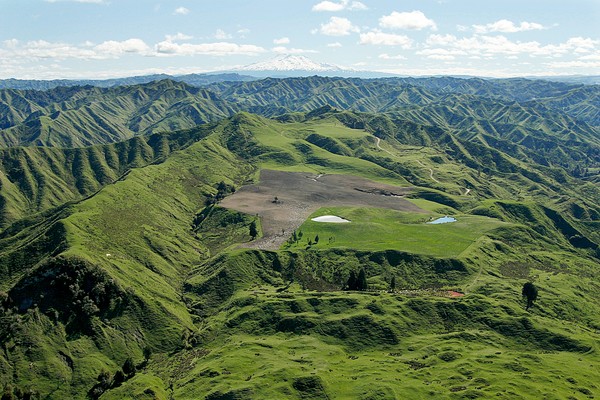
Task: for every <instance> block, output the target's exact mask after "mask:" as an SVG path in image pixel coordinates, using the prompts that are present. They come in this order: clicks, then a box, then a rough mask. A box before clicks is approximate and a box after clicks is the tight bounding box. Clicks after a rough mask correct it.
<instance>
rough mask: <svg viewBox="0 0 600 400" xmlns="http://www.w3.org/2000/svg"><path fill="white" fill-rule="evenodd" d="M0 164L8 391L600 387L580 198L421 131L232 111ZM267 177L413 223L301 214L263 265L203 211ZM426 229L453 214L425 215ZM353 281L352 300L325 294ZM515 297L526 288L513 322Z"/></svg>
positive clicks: (262, 393)
mask: <svg viewBox="0 0 600 400" xmlns="http://www.w3.org/2000/svg"><path fill="white" fill-rule="evenodd" d="M515 146H520V145H519V144H516V145H515ZM561 146H566V145H565V144H561ZM517 148H519V147H517ZM565 149H568V147H565ZM5 151H6V153H5V154H6V157H5V158H3V168H4V169H3V174H5V175H2V176H3V179H4V180H3V181H2V184H3V186H2V192H1V193H2V195H3V197H2V198H3V199H6V200H4V201H3V203H2V204H4V205H5V206H4V208H3V209H4V210H6V211H5V215H6V217H5V218H6V221H9V220H10V221H14V222H12V224H10V225H6V228H5V229H4V230H3V231H2V232H1V233H0V277H1V278H2V279H1V280H0V282H1V283H0V285H1V286H0V290H1V292H0V296H1V297H0V301H1V303H2V307H0V318H1V319H2V321H3V323H2V324H1V325H0V338H1V339H2V343H3V352H2V353H1V354H0V382H1V383H2V384H3V385H4V387H5V390H6V391H12V392H13V393H15V391H17V392H18V391H19V390H20V391H21V392H22V391H31V392H35V393H37V394H39V397H41V398H57V399H58V398H86V397H87V396H89V397H92V398H102V399H110V398H115V399H116V398H159V399H168V398H183V399H186V398H208V399H230V398H403V397H407V396H416V397H421V398H427V397H436V398H457V397H458V398H460V397H462V398H476V397H497V396H504V397H510V398H540V397H546V398H566V397H569V396H571V397H574V398H588V397H592V396H597V395H600V392H599V390H600V389H599V388H598V384H597V382H598V380H599V378H600V376H599V375H598V372H597V370H596V368H595V365H597V364H598V362H599V361H600V360H598V348H597V346H598V339H599V337H598V330H599V329H600V320H599V319H598V317H597V316H598V315H600V313H599V311H600V302H599V300H598V298H597V296H595V293H596V292H597V290H598V289H599V288H598V284H597V282H596V279H595V275H596V272H597V266H598V250H597V249H598V245H597V243H598V237H597V223H598V221H599V220H600V211H599V210H600V205H599V204H598V198H600V197H598V188H597V185H594V184H593V183H592V182H586V181H584V180H581V179H578V178H575V177H570V176H569V175H568V174H566V173H564V171H563V172H562V173H560V172H559V170H558V169H557V168H550V167H548V166H546V165H540V164H535V162H534V161H530V160H529V161H530V162H531V164H529V165H528V164H527V163H526V162H525V161H524V160H523V159H521V158H520V157H518V156H517V155H515V154H513V153H510V154H509V152H506V151H504V150H502V149H501V148H495V147H494V146H492V145H491V144H487V145H484V144H483V143H482V142H477V141H473V140H471V139H470V138H466V137H462V136H460V135H459V136H455V135H451V134H450V133H448V132H447V131H446V130H444V129H442V128H439V127H437V128H436V127H432V126H428V125H419V124H415V123H408V122H405V121H402V120H401V119H392V118H390V117H386V116H381V115H373V114H360V113H352V112H339V111H335V110H332V109H331V108H321V109H317V110H315V111H314V112H311V113H307V114H300V113H288V114H285V115H284V116H282V117H281V118H279V119H278V120H269V119H265V118H263V117H259V116H257V115H252V114H248V113H241V114H237V115H235V116H234V117H231V118H228V119H226V120H223V121H221V122H219V123H217V124H213V125H207V126H203V127H199V128H197V129H193V130H189V131H182V132H177V133H173V134H170V135H167V134H164V135H152V136H147V137H144V138H135V139H132V140H130V141H126V142H120V143H117V144H114V145H105V146H94V147H87V148H83V149H78V150H71V149H65V150H61V149H45V148H40V149H36V148H31V149H24V148H15V149H9V150H5ZM74 154H80V155H79V156H78V157H79V159H80V161H79V163H78V164H77V163H75V162H74V161H71V160H74V159H75V156H74ZM523 154H525V153H523ZM84 155H85V156H84ZM5 160H6V161H5ZM10 160H13V161H10ZM111 160H112V161H111ZM9 161H10V162H9ZM6 165H9V167H8V168H7V167H6ZM78 168H79V169H80V173H79V174H76V173H73V172H72V171H77V169H78ZM261 169H275V170H280V171H296V172H297V171H301V172H302V173H303V174H305V175H306V176H305V178H303V179H315V181H318V180H319V179H322V178H321V177H322V174H325V176H327V175H329V174H336V175H355V176H358V177H362V178H365V181H366V182H372V186H365V185H367V184H366V183H364V182H365V181H360V182H362V183H361V186H356V187H352V188H351V190H353V191H356V190H358V189H360V190H368V192H367V194H368V195H369V196H373V197H375V196H381V197H386V198H388V199H389V200H393V199H394V197H392V195H394V196H395V195H400V196H403V199H401V200H402V201H407V202H408V201H410V202H412V204H414V205H416V206H418V207H419V209H418V210H420V211H419V212H415V213H408V212H406V211H394V210H393V209H392V208H388V209H382V208H377V207H367V206H360V207H358V206H353V205H351V204H345V205H344V204H341V205H335V206H328V208H324V209H319V210H317V211H316V212H315V214H314V215H313V216H316V215H324V214H334V215H339V216H343V217H347V218H348V219H349V220H351V221H352V222H351V223H350V224H340V225H333V224H332V225H329V224H318V223H316V222H312V221H310V219H307V220H306V221H304V224H303V225H302V226H300V227H299V228H298V232H296V235H298V234H299V232H300V231H301V232H302V239H300V240H296V241H294V240H290V241H288V245H284V247H283V248H281V249H279V250H276V251H269V250H263V249H260V248H256V247H257V246H256V244H257V243H258V242H260V235H261V232H263V233H264V234H265V235H266V234H267V233H268V232H267V231H266V230H264V231H263V229H262V227H261V221H260V215H258V216H257V215H256V213H248V214H243V213H240V212H239V211H234V210H232V209H227V208H224V207H220V206H219V202H220V201H221V200H222V199H223V198H224V197H228V196H232V197H233V196H235V195H236V192H239V191H240V188H241V187H247V186H248V185H249V184H251V183H253V184H255V186H256V187H258V190H260V181H259V177H260V176H261V175H260V174H259V172H260V170H261ZM17 170H19V171H22V172H20V175H19V174H18V173H17ZM7 171H10V174H9V172H7ZM50 171H52V173H50ZM69 171H71V173H69ZM103 171H104V172H103ZM8 177H10V178H8ZM102 177H105V179H101V178H102ZM40 182H45V189H44V190H45V192H44V190H41V189H40V188H41V187H42V186H44V185H41V184H40ZM78 182H80V183H78ZM322 182H327V180H322ZM376 184H377V185H376ZM378 185H379V186H378ZM385 185H389V187H397V188H400V189H402V190H401V191H400V190H399V189H398V190H399V194H394V193H392V192H389V191H388V192H386V190H388V189H385V190H384V189H381V188H387V187H388V186H385ZM253 187H254V186H253ZM28 188H29V189H28ZM80 188H82V190H80ZM278 190H279V191H280V192H282V193H283V192H284V191H286V190H288V188H286V186H285V182H283V183H282V184H281V186H280V188H279V189H278ZM329 190H331V189H330V188H328V187H327V186H323V189H322V192H321V194H323V196H325V195H326V194H327V193H328V191H329ZM390 190H391V189H390ZM269 195H270V194H269ZM318 195H319V193H318V192H317V193H316V195H315V196H316V197H315V199H313V201H314V202H316V203H318V198H319V196H318ZM281 197H282V199H284V200H285V201H291V200H288V199H287V197H285V196H283V195H282V196H281ZM24 201H26V203H23V202H24ZM278 201H279V200H276V199H272V198H271V197H269V200H267V203H268V204H267V206H269V207H279V206H280V204H278V203H277V202H278ZM224 203H225V202H224ZM22 204H36V205H35V206H28V207H24V206H22ZM36 207H37V208H36ZM299 207H301V206H299ZM41 210H44V211H41ZM32 211H41V212H39V213H32ZM25 215H27V218H22V217H23V216H25ZM440 215H453V216H455V217H456V218H457V220H458V221H457V222H455V223H451V224H444V225H428V224H424V223H423V222H426V221H427V220H429V219H431V218H435V217H437V216H440ZM289 217H290V218H291V216H289ZM11 218H12V220H11ZM253 224H254V226H255V228H256V230H257V235H258V237H256V238H254V237H253V236H255V235H253V234H252V233H251V232H252V230H251V226H252V225H253ZM282 235H286V236H287V237H288V238H292V237H293V232H291V231H285V232H283V233H282ZM317 235H318V236H319V241H318V243H316V244H315V243H314V241H315V237H316V236H317ZM330 238H333V239H331V240H330ZM307 239H311V240H312V242H313V244H311V245H310V244H309V243H308V242H307ZM361 270H363V271H364V274H365V277H366V280H367V283H368V287H369V290H367V291H345V290H342V289H343V288H344V287H346V286H347V282H348V279H349V277H350V275H351V273H360V271H361ZM392 281H394V282H395V287H394V288H392V286H394V285H392ZM527 281H531V282H534V283H535V285H536V286H538V288H539V298H538V300H537V301H536V302H535V304H534V306H533V307H532V308H530V309H529V310H525V303H524V302H523V299H522V297H521V288H522V286H523V284H524V283H525V282H527ZM454 292H459V295H460V294H464V296H460V297H450V296H452V295H457V294H456V293H454ZM144 350H145V351H144ZM128 358H131V360H130V361H127V360H128Z"/></svg>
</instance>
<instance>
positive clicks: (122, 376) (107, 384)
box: [88, 346, 152, 399]
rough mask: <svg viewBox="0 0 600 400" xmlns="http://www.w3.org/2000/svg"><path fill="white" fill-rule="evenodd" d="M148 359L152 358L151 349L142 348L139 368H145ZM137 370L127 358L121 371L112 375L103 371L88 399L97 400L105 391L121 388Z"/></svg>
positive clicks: (130, 359)
mask: <svg viewBox="0 0 600 400" xmlns="http://www.w3.org/2000/svg"><path fill="white" fill-rule="evenodd" d="M150 357H152V349H151V348H150V347H147V346H146V347H145V348H144V363H143V364H141V365H140V367H143V366H145V365H146V364H147V363H148V361H149V360H150ZM137 370H138V367H136V365H135V362H134V361H133V358H131V357H128V358H127V359H126V360H125V362H124V363H123V366H122V367H121V369H119V370H117V371H116V372H115V374H114V375H111V373H110V372H109V371H107V370H103V371H102V372H100V374H99V375H98V378H97V379H98V383H96V384H95V385H94V387H93V388H92V389H91V390H90V391H89V393H88V394H89V397H91V398H92V399H97V398H99V397H100V396H102V394H103V393H104V392H106V391H107V390H109V389H111V388H116V387H119V386H121V384H122V383H123V382H125V381H126V380H128V379H131V378H133V377H134V376H135V373H136V371H137Z"/></svg>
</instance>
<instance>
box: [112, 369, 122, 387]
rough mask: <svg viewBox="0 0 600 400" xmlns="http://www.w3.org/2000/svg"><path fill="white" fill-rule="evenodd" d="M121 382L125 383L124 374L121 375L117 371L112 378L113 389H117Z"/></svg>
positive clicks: (120, 372) (119, 371)
mask: <svg viewBox="0 0 600 400" xmlns="http://www.w3.org/2000/svg"><path fill="white" fill-rule="evenodd" d="M123 382H125V374H124V373H123V371H121V370H118V371H117V372H115V376H114V378H113V387H117V386H119V385H120V384H121V383H123Z"/></svg>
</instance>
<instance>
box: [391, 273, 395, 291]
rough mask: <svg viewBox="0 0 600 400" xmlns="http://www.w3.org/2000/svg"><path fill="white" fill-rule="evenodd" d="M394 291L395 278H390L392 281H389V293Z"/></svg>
mask: <svg viewBox="0 0 600 400" xmlns="http://www.w3.org/2000/svg"><path fill="white" fill-rule="evenodd" d="M394 290H396V277H395V276H392V280H391V281H390V292H393V291H394Z"/></svg>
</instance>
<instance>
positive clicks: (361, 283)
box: [356, 268, 368, 290]
mask: <svg viewBox="0 0 600 400" xmlns="http://www.w3.org/2000/svg"><path fill="white" fill-rule="evenodd" d="M356 286H357V289H358V290H367V288H368V284H367V273H366V272H365V269H364V268H361V269H360V271H358V279H357V283H356Z"/></svg>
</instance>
